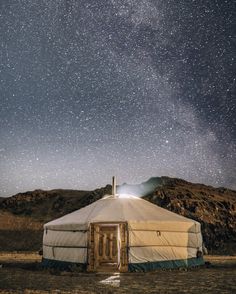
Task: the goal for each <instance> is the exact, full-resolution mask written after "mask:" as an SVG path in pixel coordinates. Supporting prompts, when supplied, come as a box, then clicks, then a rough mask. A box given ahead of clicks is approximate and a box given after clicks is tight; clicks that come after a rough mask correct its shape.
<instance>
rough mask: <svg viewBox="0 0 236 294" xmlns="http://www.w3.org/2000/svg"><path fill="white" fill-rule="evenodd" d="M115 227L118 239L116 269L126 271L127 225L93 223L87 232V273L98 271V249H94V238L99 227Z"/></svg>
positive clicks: (123, 223)
mask: <svg viewBox="0 0 236 294" xmlns="http://www.w3.org/2000/svg"><path fill="white" fill-rule="evenodd" d="M106 225H107V226H109V225H117V226H118V232H119V238H120V240H118V242H119V245H118V246H117V250H118V252H117V255H118V256H119V260H118V262H119V263H118V268H117V270H119V271H120V272H127V271H128V223H127V222H94V223H91V224H90V226H89V231H88V245H87V247H88V250H87V271H98V270H99V264H98V255H97V254H98V252H97V250H98V248H95V244H96V241H95V238H97V234H96V231H97V230H98V228H99V226H106Z"/></svg>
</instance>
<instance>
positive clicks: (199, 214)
mask: <svg viewBox="0 0 236 294" xmlns="http://www.w3.org/2000/svg"><path fill="white" fill-rule="evenodd" d="M118 192H119V193H129V194H135V195H139V196H143V197H144V198H145V199H146V200H148V201H150V202H152V203H155V204H157V205H159V206H162V207H164V208H166V209H168V210H171V211H173V212H176V213H179V214H181V215H184V216H186V217H190V218H192V219H195V220H197V221H199V222H200V223H201V224H202V231H203V237H204V240H205V244H206V246H207V247H208V249H209V250H210V251H212V252H219V253H224V254H225V253H226V254H227V253H229V254H232V253H236V249H235V248H236V246H235V245H236V192H235V191H232V190H229V189H225V188H213V187H210V186H205V185H202V184H193V183H189V182H186V181H184V180H181V179H173V178H168V177H160V178H151V179H149V180H148V181H147V182H144V183H142V184H139V185H128V184H123V185H121V186H119V187H118ZM109 193H111V186H110V185H107V186H106V187H104V188H101V189H97V190H94V191H75V190H52V191H42V190H36V191H32V192H26V193H20V194H17V195H15V196H12V197H9V198H5V199H1V201H0V250H29V249H30V250H37V249H38V248H39V247H40V246H41V242H42V226H43V223H45V222H47V221H49V220H52V219H54V218H57V217H60V216H62V215H64V214H67V213H69V212H71V211H74V210H76V209H79V208H82V207H84V206H86V205H88V204H90V203H92V202H94V201H96V200H98V199H100V198H101V197H102V196H103V195H105V194H109Z"/></svg>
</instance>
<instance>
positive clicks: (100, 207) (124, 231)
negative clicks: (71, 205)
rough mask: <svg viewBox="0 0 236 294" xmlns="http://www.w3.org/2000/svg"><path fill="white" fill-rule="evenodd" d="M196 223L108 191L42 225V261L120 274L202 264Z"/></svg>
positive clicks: (59, 265) (200, 239)
mask: <svg viewBox="0 0 236 294" xmlns="http://www.w3.org/2000/svg"><path fill="white" fill-rule="evenodd" d="M201 251H202V235H201V227H200V224H199V223H198V222H196V221H194V220H191V219H188V218H185V217H183V216H180V215H178V214H175V213H172V212H170V211H168V210H166V209H163V208H161V207H158V206H156V205H154V204H152V203H150V202H148V201H146V200H143V199H141V198H138V197H134V196H129V195H109V196H105V197H103V198H102V199H100V200H98V201H96V202H94V203H92V204H90V205H88V206H86V207H84V208H82V209H79V210H77V211H75V212H72V213H70V214H67V215H65V216H63V217H61V218H58V219H56V220H53V221H51V222H49V223H47V224H45V225H44V237H43V264H44V265H46V266H53V267H55V266H58V267H61V268H65V267H68V266H71V265H77V266H81V267H82V268H83V269H85V270H88V271H99V270H103V269H104V268H107V267H111V268H114V269H116V270H119V271H121V272H126V271H148V270H154V269H157V268H175V267H188V266H197V265H201V264H203V263H204V261H203V258H202V255H201Z"/></svg>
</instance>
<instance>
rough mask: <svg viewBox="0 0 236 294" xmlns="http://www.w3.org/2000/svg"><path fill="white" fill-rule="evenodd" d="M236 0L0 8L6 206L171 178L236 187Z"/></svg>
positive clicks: (24, 1)
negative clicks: (43, 194)
mask: <svg viewBox="0 0 236 294" xmlns="http://www.w3.org/2000/svg"><path fill="white" fill-rule="evenodd" d="M235 12H236V1H233V0H228V1H227V0H190V1H186V0H185V1H184V0H179V1H176V0H155V1H154V0H153V1H151V0H150V1H148V0H140V1H138V0H136V1H135V0H126V1H125V0H110V1H105V0H96V1H91V0H89V1H82V0H80V1H78V0H41V1H40V0H1V1H0V101H1V108H0V196H10V195H13V194H15V193H18V192H24V191H27V190H34V189H36V188H41V189H53V188H72V189H94V188H97V187H101V186H103V185H105V184H107V183H110V182H111V176H112V175H116V176H117V177H118V182H119V183H120V184H121V183H123V182H127V183H140V182H142V181H145V180H147V179H148V178H149V177H151V176H162V175H166V176H172V177H178V178H184V179H186V180H189V181H193V182H201V183H205V184H210V185H213V186H225V187H229V188H233V189H236V152H235V151H236V150H235V149H236V110H235V105H236V103H235V51H236V50H235V49H236V45H235V44H236V41H235V18H236V15H235Z"/></svg>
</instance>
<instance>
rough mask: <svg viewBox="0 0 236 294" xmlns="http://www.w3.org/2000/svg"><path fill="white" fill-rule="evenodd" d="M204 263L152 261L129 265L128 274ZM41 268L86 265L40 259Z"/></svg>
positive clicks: (66, 267)
mask: <svg viewBox="0 0 236 294" xmlns="http://www.w3.org/2000/svg"><path fill="white" fill-rule="evenodd" d="M204 264H205V262H204V260H203V258H202V257H200V258H189V259H178V260H166V261H153V262H143V263H129V264H128V271H129V272H148V271H154V270H157V269H174V268H186V267H195V266H200V265H204ZM42 266H43V267H45V268H56V269H59V270H74V269H76V270H79V271H86V268H87V264H85V263H76V262H68V261H60V260H53V259H47V258H43V259H42Z"/></svg>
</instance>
